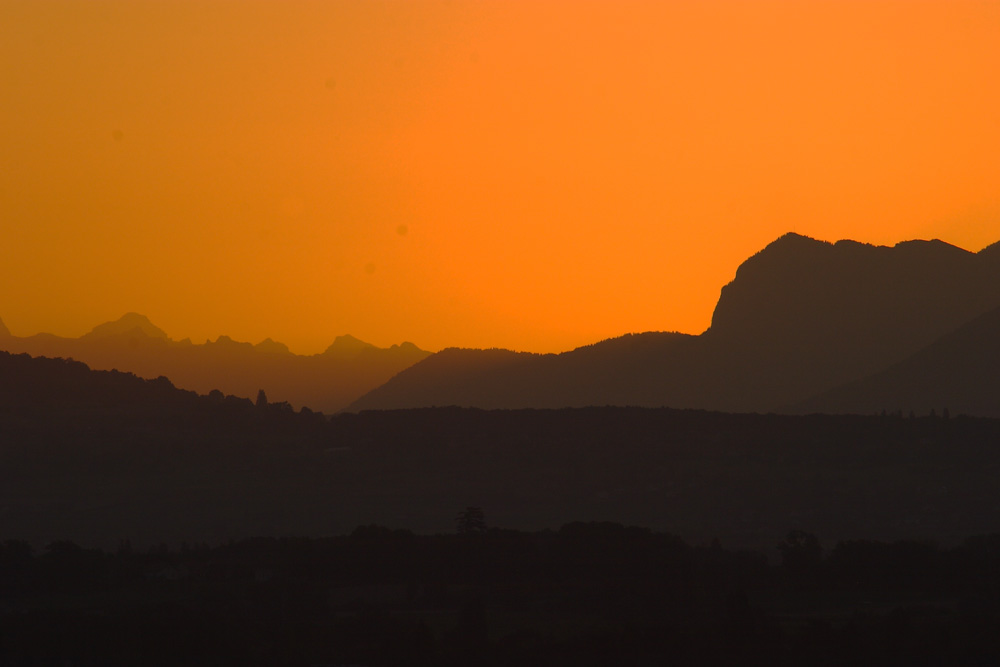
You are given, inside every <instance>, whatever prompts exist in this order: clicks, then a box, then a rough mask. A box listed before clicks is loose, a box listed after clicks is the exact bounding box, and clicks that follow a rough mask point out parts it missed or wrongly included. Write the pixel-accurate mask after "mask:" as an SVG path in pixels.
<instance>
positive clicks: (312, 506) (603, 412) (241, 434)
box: [0, 354, 1000, 549]
mask: <svg viewBox="0 0 1000 667" xmlns="http://www.w3.org/2000/svg"><path fill="white" fill-rule="evenodd" d="M0 371H2V372H0V538H11V539H23V540H27V541H29V542H31V543H33V544H35V545H36V546H44V545H45V544H48V543H49V542H52V541H55V540H73V541H75V542H77V543H79V544H81V545H83V546H86V547H103V548H114V547H115V546H116V545H117V544H118V543H119V541H120V540H122V539H129V540H131V541H132V543H133V544H135V545H137V546H139V547H141V548H145V547H146V546H149V545H151V544H159V543H161V542H165V543H167V544H171V545H178V544H180V543H181V542H183V541H187V542H205V543H208V544H218V543H220V542H222V541H225V540H228V539H243V538H247V537H254V536H260V535H266V536H276V537H280V536H306V537H323V536H329V535H338V534H345V533H347V532H350V531H351V530H352V529H353V528H354V527H355V526H357V525H366V524H371V523H374V524H379V525H386V526H390V527H394V528H397V527H398V528H406V529H409V530H414V531H416V532H420V533H435V532H442V531H450V530H452V529H453V527H454V524H453V520H454V516H455V513H456V512H457V511H458V510H460V509H461V508H463V507H467V506H470V505H474V506H479V507H482V508H483V509H484V510H485V512H486V514H487V516H489V517H490V521H491V524H492V525H495V526H499V527H503V528H510V529H517V530H541V529H546V528H550V529H554V528H557V527H559V526H561V525H563V524H565V523H567V522H570V521H578V520H584V521H615V522H621V523H625V524H634V525H641V526H647V527H650V528H653V529H655V530H663V531H668V532H671V533H673V534H677V535H679V536H680V537H681V538H683V539H685V540H688V541H690V542H692V543H695V544H700V543H704V542H707V541H709V540H711V539H712V538H715V537H718V538H719V539H721V540H723V541H724V542H725V543H726V544H729V545H732V546H736V547H740V548H755V549H772V548H773V545H774V544H776V543H777V542H778V541H779V540H780V539H781V538H782V537H783V536H784V535H785V533H787V531H788V530H789V528H792V527H795V526H806V527H809V529H810V530H812V531H814V532H816V533H817V534H818V535H820V537H821V538H822V539H824V540H826V541H829V542H835V541H839V540H845V539H882V540H897V539H934V540H938V541H941V542H942V543H945V544H954V543H956V542H957V541H959V540H961V539H963V538H964V537H966V536H968V535H980V534H989V533H992V532H995V531H997V530H1000V487H998V485H997V483H996V480H997V479H1000V421H997V420H989V419H977V418H967V417H962V416H955V415H948V414H947V413H946V411H945V410H944V409H942V411H941V412H938V413H936V414H934V415H930V414H928V415H920V416H912V417H911V416H909V415H905V416H904V415H877V416H823V415H812V416H781V415H757V414H742V415H741V414H724V413H710V412H700V411H689V410H671V409H665V408H661V409H643V408H581V409H565V410H516V411H481V410H474V409H459V408H438V409H419V410H401V411H392V412H365V413H361V414H357V415H352V414H344V415H339V416H336V417H334V418H332V419H329V418H326V417H324V416H323V415H321V414H318V413H311V412H306V411H302V412H298V413H297V412H294V411H292V409H291V408H290V406H288V405H287V404H273V403H272V404H264V403H263V402H262V403H261V404H259V405H255V404H253V403H251V402H250V401H248V400H245V399H237V398H234V397H224V396H223V395H222V394H221V393H218V392H215V393H213V394H212V395H210V396H207V397H206V396H198V395H196V394H193V393H191V392H184V391H180V390H177V389H175V388H174V387H173V386H172V385H171V384H170V382H169V381H168V380H167V379H166V378H160V379H158V380H152V381H146V380H142V379H139V378H136V377H134V376H132V375H128V374H122V373H115V372H96V371H91V370H89V369H87V367H86V366H84V365H83V364H80V363H76V362H68V361H63V360H51V359H32V358H30V357H27V356H23V355H22V356H11V355H2V354H0Z"/></svg>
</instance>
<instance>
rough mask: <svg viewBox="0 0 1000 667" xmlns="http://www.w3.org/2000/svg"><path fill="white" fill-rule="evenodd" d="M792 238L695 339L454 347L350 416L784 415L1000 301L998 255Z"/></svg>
mask: <svg viewBox="0 0 1000 667" xmlns="http://www.w3.org/2000/svg"><path fill="white" fill-rule="evenodd" d="M996 247H997V246H991V247H990V248H987V249H986V250H984V251H982V252H981V253H978V254H976V253H970V252H967V251H965V250H962V249H960V248H956V247H954V246H951V245H948V244H946V243H943V242H941V241H908V242H904V243H900V244H898V245H896V246H894V247H885V246H870V245H864V244H860V243H856V242H853V241H840V242H838V243H836V244H831V243H826V242H822V241H816V240H813V239H809V238H806V237H803V236H798V235H795V234H787V235H785V236H783V237H781V238H780V239H778V240H777V241H775V242H773V243H771V244H770V245H768V246H767V247H766V248H764V250H762V251H761V252H759V253H757V254H756V255H754V256H753V257H751V258H750V259H748V260H747V261H746V262H744V263H743V264H742V265H741V266H740V267H739V269H738V270H737V272H736V277H735V279H734V280H733V281H732V282H731V283H730V284H728V285H726V286H725V287H724V288H723V290H722V294H721V296H720V298H719V303H718V304H717V306H716V309H715V313H714V315H713V318H712V326H711V327H710V328H709V330H708V331H706V332H705V333H703V334H701V335H699V336H686V335H681V334H662V333H659V334H658V333H646V334H639V335H629V336H625V337H622V338H616V339H612V340H608V341H604V342H601V343H598V344H596V345H591V346H588V347H584V348H579V349H577V350H573V351H571V352H565V353H563V354H559V355H523V354H514V353H510V352H504V351H497V350H489V351H482V350H445V351H443V352H440V353H438V354H436V355H433V356H431V357H429V358H427V359H425V360H424V361H422V362H421V363H419V364H417V365H415V366H413V367H412V368H409V369H407V370H406V371H405V372H403V373H400V374H399V375H398V376H396V377H394V378H393V379H392V380H391V381H390V382H388V383H386V384H385V385H384V386H382V387H379V388H378V389H376V390H374V391H372V392H371V393H369V394H368V395H366V396H364V397H363V398H361V399H360V400H358V401H356V402H355V403H354V404H353V405H352V409H356V410H360V409H372V408H375V409H378V408H409V407H420V406H432V405H459V406H474V407H482V408H519V407H569V406H584V405H641V406H661V405H667V406H672V407H681V408H685V407H693V408H705V409H715V410H728V411H769V410H778V409H781V408H783V407H785V406H788V405H790V404H793V403H796V402H799V401H801V400H803V398H804V397H807V396H812V395H815V394H818V393H820V392H822V391H826V390H829V389H832V388H833V387H836V386H838V385H841V384H844V383H846V382H849V381H852V380H855V379H857V378H860V377H865V376H868V375H871V374H873V373H876V372H878V371H880V370H882V369H884V368H886V367H888V366H890V365H892V364H894V363H897V362H899V361H901V360H903V359H905V358H906V357H908V356H910V355H911V354H914V353H915V352H916V351H918V350H920V349H921V348H923V347H925V346H927V345H929V344H930V343H932V342H933V341H935V340H936V339H938V338H940V337H941V336H943V335H945V334H947V333H949V332H951V331H954V330H956V329H958V328H959V327H961V326H962V325H964V324H966V323H967V322H969V321H971V320H972V319H974V318H975V317H977V316H979V315H982V314H983V313H985V312H986V311H988V310H990V309H992V308H995V307H997V306H1000V252H997V251H996Z"/></svg>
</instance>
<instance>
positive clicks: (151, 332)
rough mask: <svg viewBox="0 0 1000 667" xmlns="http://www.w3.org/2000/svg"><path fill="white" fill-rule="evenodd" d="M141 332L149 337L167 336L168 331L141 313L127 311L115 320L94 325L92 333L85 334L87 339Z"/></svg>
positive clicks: (140, 333) (84, 336)
mask: <svg viewBox="0 0 1000 667" xmlns="http://www.w3.org/2000/svg"><path fill="white" fill-rule="evenodd" d="M132 334H139V335H142V336H147V337H149V338H163V339H166V338H167V332H165V331H164V330H163V329H161V328H159V327H158V326H156V325H154V324H153V323H152V322H150V321H149V318H148V317H146V316H145V315H140V314H139V313H125V314H124V315H122V316H121V317H120V318H119V319H117V320H115V321H114V322H105V323H104V324H99V325H98V326H96V327H94V328H93V329H92V330H91V331H90V333H87V334H84V335H83V336H82V337H83V338H85V339H94V338H108V337H110V336H124V335H132Z"/></svg>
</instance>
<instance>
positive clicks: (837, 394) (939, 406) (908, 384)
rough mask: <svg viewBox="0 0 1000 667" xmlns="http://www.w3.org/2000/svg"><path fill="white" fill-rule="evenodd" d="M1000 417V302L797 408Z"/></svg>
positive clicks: (799, 404)
mask: <svg viewBox="0 0 1000 667" xmlns="http://www.w3.org/2000/svg"><path fill="white" fill-rule="evenodd" d="M945 409H947V410H949V412H951V413H952V414H970V415H982V416H986V417H1000V308H997V309H994V310H992V311H990V312H988V313H986V314H985V315H982V316H980V317H978V318H976V319H975V320H973V321H972V322H970V323H969V324H967V325H965V326H964V327H962V328H960V329H959V330H958V331H955V332H952V333H950V334H948V335H946V336H943V337H942V338H940V339H938V340H937V341H935V342H934V343H932V344H931V345H929V346H927V347H926V348H924V349H922V350H920V351H919V352H917V353H916V354H914V355H912V356H910V357H908V358H907V359H905V360H903V361H901V362H899V363H898V364H894V365H892V366H890V367H889V368H887V369H885V370H884V371H882V372H880V373H877V374H875V375H873V376H870V377H867V378H864V379H861V380H856V381H854V382H850V383H848V384H846V385H843V386H841V387H837V388H836V389H832V390H830V391H827V392H824V393H822V394H820V395H819V396H816V397H813V398H811V399H809V400H807V401H803V402H801V403H798V404H796V405H794V406H792V407H791V408H790V410H791V411H793V412H799V413H808V412H825V413H832V414H845V413H854V414H871V413H875V412H879V411H881V410H886V411H888V412H895V411H897V410H898V411H904V412H905V411H910V410H913V411H915V412H916V413H917V414H927V413H929V412H930V411H932V410H935V411H937V412H939V413H940V412H942V411H943V410H945Z"/></svg>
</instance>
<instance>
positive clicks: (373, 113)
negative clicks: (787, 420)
mask: <svg viewBox="0 0 1000 667" xmlns="http://www.w3.org/2000/svg"><path fill="white" fill-rule="evenodd" d="M997 35H1000V3H998V2H982V1H977V2H965V1H961V0H940V1H926V2H910V1H903V2H880V1H877V0H873V1H869V2H849V1H847V2H835V1H822V0H821V1H818V2H747V1H745V0H740V1H733V2H713V1H711V0H709V1H702V0H699V1H693V0H692V1H690V2H635V1H629V0H606V1H603V0H602V1H597V0H595V1H587V0H579V1H578V0H573V1H563V2H553V1H548V0H538V1H537V2H508V1H501V0H492V1H491V0H484V1H481V2H462V1H459V0H452V1H450V2H449V1H444V2H422V1H409V0H408V1H406V2H403V1H399V2H368V1H362V0H356V1H355V0H330V1H324V2H302V1H299V0H280V1H279V0H273V1H269V2H261V1H259V0H240V1H236V0H197V1H195V0H180V1H176V2H156V1H152V0H149V1H146V0H130V1H119V2H108V1H102V0H87V1H83V0H80V1H74V2H54V1H49V0H30V1H27V0H24V1H22V0H5V1H4V2H2V3H0V154H2V156H3V161H2V178H0V226H2V236H0V318H2V319H3V321H4V322H5V323H6V324H7V325H8V327H9V328H10V329H11V331H12V332H14V333H15V334H17V335H28V334H31V333H35V332H38V331H49V332H53V333H57V334H62V335H74V336H75V335H80V334H82V333H84V332H86V331H87V330H89V329H90V328H92V327H93V326H94V325H96V324H98V323H100V322H103V321H107V320H111V319H116V318H117V317H119V316H120V315H121V314H123V313H124V312H127V311H138V312H141V313H144V314H146V315H147V316H149V317H150V319H152V320H153V322H155V323H156V324H158V325H159V326H161V327H162V328H164V329H165V330H166V331H167V332H168V333H169V334H170V335H171V336H172V337H174V338H184V337H190V338H192V339H194V340H195V341H196V342H201V341H202V340H204V339H206V338H212V339H214V338H215V337H216V336H218V335H220V334H227V335H230V336H232V337H233V338H236V339H238V340H247V341H250V342H257V341H259V340H261V339H263V338H264V337H268V336H269V337H272V338H274V339H276V340H280V341H282V342H285V343H286V344H288V345H289V346H290V347H291V348H292V350H293V351H295V352H300V353H313V352H318V351H320V350H322V349H323V348H325V347H326V346H327V345H328V344H329V343H330V342H331V341H332V340H333V338H334V337H335V336H336V335H339V334H344V333H351V334H353V335H355V336H357V337H359V338H361V339H364V340H367V341H370V342H373V343H376V344H378V345H383V346H384V345H389V344H391V343H395V342H400V341H403V340H410V341H412V342H414V343H416V344H417V345H419V346H421V347H424V348H426V349H432V350H435V349H440V348H442V347H446V346H465V347H509V348H514V349H521V350H531V351H559V350H566V349H570V348H573V347H576V346H579V345H582V344H587V343H591V342H595V341H597V340H600V339H603V338H608V337H612V336H617V335H620V334H623V333H627V332H637V331H647V330H679V331H685V332H690V333H698V332H701V331H702V330H704V329H705V328H706V327H707V326H708V324H709V322H710V318H711V313H712V309H713V307H714V305H715V301H716V299H717V298H718V294H719V290H720V288H721V287H722V286H723V285H724V284H725V283H726V282H728V281H730V280H731V279H732V278H733V276H734V273H735V270H736V267H737V266H738V265H739V263H740V262H742V261H743V260H744V259H746V258H747V257H748V256H750V255H752V254H753V253H754V252H756V251H758V250H760V249H761V248H762V247H763V246H764V245H766V244H767V243H768V242H770V241H772V240H774V239H775V238H777V237H778V236H780V235H781V234H783V233H785V232H788V231H795V232H798V233H801V234H805V235H808V236H812V237H815V238H820V239H824V240H831V241H833V240H837V239H840V238H853V239H856V240H859V241H864V242H869V243H877V244H889V245H891V244H894V243H896V242H898V241H901V240H905V239H911V238H940V239H942V240H944V241H947V242H949V243H952V244H955V245H958V246H960V247H963V248H966V249H968V250H972V251H977V250H979V249H981V248H982V247H984V246H985V245H988V244H989V243H992V242H994V241H997V240H998V239H1000V86H998V85H997V74H998V72H1000V40H998V39H997Z"/></svg>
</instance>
